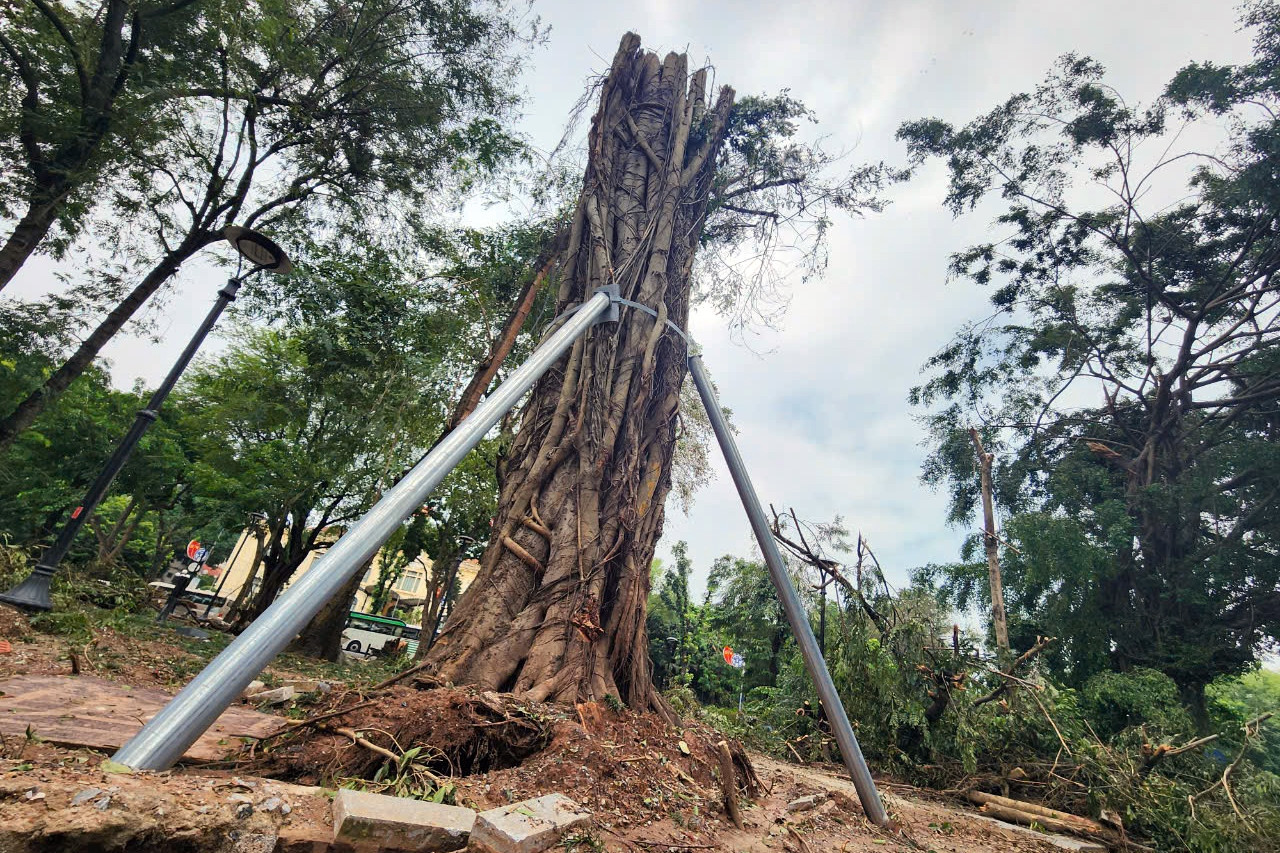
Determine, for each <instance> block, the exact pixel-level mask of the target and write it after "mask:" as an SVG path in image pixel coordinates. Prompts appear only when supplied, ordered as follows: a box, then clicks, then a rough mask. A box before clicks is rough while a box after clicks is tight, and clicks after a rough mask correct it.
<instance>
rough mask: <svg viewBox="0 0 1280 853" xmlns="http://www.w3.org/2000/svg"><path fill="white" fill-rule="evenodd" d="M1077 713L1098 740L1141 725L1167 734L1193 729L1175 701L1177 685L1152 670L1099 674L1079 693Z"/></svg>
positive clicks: (1183, 711)
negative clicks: (1085, 721) (1085, 720)
mask: <svg viewBox="0 0 1280 853" xmlns="http://www.w3.org/2000/svg"><path fill="white" fill-rule="evenodd" d="M1080 703H1081V710H1082V711H1083V712H1084V714H1085V715H1086V716H1087V717H1088V718H1089V720H1090V722H1091V724H1092V725H1093V728H1094V730H1095V731H1096V732H1097V733H1098V735H1099V737H1103V738H1112V737H1115V736H1116V735H1119V734H1120V733H1121V732H1123V731H1125V730H1126V729H1131V728H1134V727H1135V726H1140V725H1143V724H1146V725H1149V726H1152V727H1153V728H1154V729H1156V730H1157V731H1160V732H1165V733H1167V734H1169V735H1176V734H1189V733H1191V732H1194V731H1195V726H1194V724H1193V723H1192V722H1191V718H1190V717H1189V716H1188V715H1187V711H1186V709H1185V708H1183V707H1182V703H1181V702H1180V701H1179V699H1178V688H1177V685H1176V684H1174V683H1173V681H1172V680H1171V679H1170V678H1169V676H1167V675H1165V674H1163V673H1160V672H1156V671H1155V670H1152V669H1134V670H1131V671H1129V672H1126V673H1119V672H1100V673H1098V674H1097V675H1095V676H1093V677H1092V678H1090V679H1089V680H1088V681H1086V682H1085V684H1084V687H1083V688H1081V690H1080Z"/></svg>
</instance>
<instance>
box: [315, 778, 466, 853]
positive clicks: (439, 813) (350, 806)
mask: <svg viewBox="0 0 1280 853" xmlns="http://www.w3.org/2000/svg"><path fill="white" fill-rule="evenodd" d="M475 822H476V813H475V812H473V811H472V810H471V809H464V808H460V807H458V806H442V805H439V804H438V803H425V802H422V801H421V800H406V799H403V798H401V797H387V796H383V795H382V794H368V793H365V792H364V791H352V790H348V789H346V788H343V789H340V790H339V791H338V793H337V794H336V795H335V796H334V798H333V837H334V840H335V841H337V842H344V843H347V844H353V845H357V846H375V845H376V846H380V847H384V848H387V849H391V850H416V851H421V853H445V851H449V850H461V849H462V848H464V847H466V846H467V839H468V838H469V837H470V836H471V828H472V827H473V826H474V825H475Z"/></svg>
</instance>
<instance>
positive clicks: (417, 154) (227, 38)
mask: <svg viewBox="0 0 1280 853" xmlns="http://www.w3.org/2000/svg"><path fill="white" fill-rule="evenodd" d="M215 38H216V40H217V45H216V50H215V58H214V60H213V61H210V62H208V63H205V64H204V65H203V66H202V68H203V70H204V73H205V74H206V77H207V79H206V80H204V81H203V84H202V85H198V86H195V87H194V88H190V89H189V90H186V91H185V95H186V97H184V98H183V99H181V101H180V102H179V103H180V105H181V108H179V107H175V108H176V109H179V112H180V113H181V116H180V119H181V120H180V121H177V122H176V126H175V127H174V128H173V131H172V132H171V133H169V134H167V135H166V137H165V139H164V141H163V145H160V146H156V147H155V148H154V149H153V150H148V151H145V152H137V153H136V154H135V163H134V165H133V174H132V175H131V177H132V180H130V181H129V182H127V183H119V184H113V185H112V187H111V192H110V193H108V194H107V196H108V201H109V205H108V207H107V209H104V211H103V213H102V216H101V217H100V219H99V221H97V222H96V223H95V228H94V231H95V232H98V233H101V234H102V235H103V237H104V240H105V241H106V242H107V243H108V244H110V245H113V246H116V247H117V248H118V249H119V250H122V251H121V254H123V255H124V256H125V257H126V259H127V262H126V265H125V267H124V268H123V269H115V270H108V271H107V273H106V278H107V279H109V280H112V281H115V282H117V283H122V282H124V281H126V280H128V279H130V278H133V277H134V275H135V270H137V271H142V270H145V271H142V272H140V273H139V276H140V277H138V278H136V284H134V285H133V286H132V288H131V289H129V288H123V289H122V288H121V287H119V286H117V287H108V288H107V291H108V294H109V296H110V300H109V302H114V304H113V305H111V307H110V308H109V310H107V311H106V313H105V315H104V316H102V317H101V319H100V320H99V321H98V322H97V324H96V326H95V327H94V328H93V329H91V330H86V332H87V334H85V335H84V336H83V339H82V340H80V341H79V342H78V343H77V344H76V345H75V346H74V347H73V348H72V349H71V351H70V352H69V353H68V354H67V355H66V357H65V360H64V361H63V362H62V363H61V364H60V365H59V366H58V367H57V368H56V369H54V370H53V371H51V372H50V373H49V374H48V375H47V376H46V377H45V378H44V379H43V381H42V382H40V383H39V384H37V385H34V386H33V387H30V388H28V389H26V393H25V396H23V397H21V398H19V399H17V400H16V402H15V403H14V405H13V408H12V409H11V410H10V411H9V412H7V413H6V415H5V417H4V418H3V420H0V449H3V448H4V447H6V446H7V445H8V444H10V443H11V442H12V441H13V438H14V437H15V436H16V435H18V434H19V433H20V432H21V431H22V430H23V429H26V428H27V427H28V426H29V425H30V424H31V422H32V420H33V419H34V418H35V416H36V415H37V414H38V413H39V412H40V411H41V409H42V408H43V407H44V406H45V405H47V404H48V402H49V401H50V400H51V399H53V398H55V397H56V396H58V395H59V394H61V393H62V392H63V391H65V390H66V388H67V387H68V386H69V385H70V383H71V382H72V381H74V380H75V378H76V377H78V376H79V375H80V374H81V373H82V372H83V371H84V370H85V368H86V367H87V366H88V365H89V364H90V363H91V362H92V361H93V359H94V358H95V357H96V356H97V354H98V353H99V352H100V351H101V349H102V347H103V345H105V344H106V342H107V341H108V340H110V339H111V338H112V337H113V336H114V335H115V334H116V333H117V332H119V331H120V329H121V328H122V327H123V326H124V324H125V323H126V322H128V321H129V320H130V318H132V317H133V316H134V315H135V314H136V313H137V312H138V311H139V309H140V308H141V307H142V306H143V305H144V304H145V303H146V302H147V301H148V300H149V299H150V298H151V296H152V295H153V294H155V293H156V292H157V291H158V290H159V289H160V288H161V287H162V286H163V285H164V284H165V283H166V282H168V281H169V280H170V279H171V278H172V277H173V276H174V275H175V274H176V273H177V271H178V270H179V268H180V267H181V266H182V265H183V264H184V263H186V262H187V261H188V260H189V259H190V258H191V257H192V256H194V255H195V254H196V253H197V252H199V251H200V250H201V249H203V248H205V247H207V246H209V245H211V244H214V243H216V242H218V240H219V239H220V236H221V232H222V228H223V227H224V226H225V225H227V224H230V223H232V222H235V223H236V224H240V225H245V226H248V227H251V228H256V229H258V230H265V231H269V232H271V233H273V234H275V235H276V236H277V237H279V238H280V239H282V240H284V242H286V243H288V244H290V247H291V248H294V249H295V250H298V249H299V248H300V247H299V245H298V244H299V242H300V240H301V235H303V234H308V233H314V234H322V233H326V232H331V231H332V230H339V231H341V232H343V233H347V234H349V235H352V236H353V237H354V236H355V235H361V236H363V237H365V238H368V239H370V240H371V241H374V242H376V241H377V234H378V233H379V231H383V230H396V231H403V230H407V229H414V228H416V227H417V226H418V224H419V223H420V222H421V220H422V217H421V213H420V211H421V209H422V208H424V207H427V206H429V204H430V202H431V201H432V200H434V199H436V198H438V197H439V195H440V194H441V191H442V190H443V189H444V188H446V187H447V186H452V187H455V188H456V187H460V186H467V185H469V184H471V183H473V182H475V181H476V180H479V179H482V178H483V177H485V176H486V175H487V174H489V173H491V172H492V170H493V169H495V168H496V167H497V166H498V165H499V164H501V163H503V162H505V161H507V160H508V159H509V158H510V157H512V156H513V155H514V154H515V153H517V151H518V150H519V145H518V143H517V142H516V141H515V140H514V139H512V138H511V137H510V136H509V135H508V134H507V133H506V132H505V131H504V130H503V128H502V126H501V123H500V119H502V118H503V117H505V116H506V115H507V114H508V113H509V110H510V108H511V106H512V103H513V98H512V96H511V95H510V94H509V83H510V79H511V75H512V73H513V72H514V69H515V67H516V59H515V58H514V51H515V49H516V47H517V45H519V44H521V43H522V42H523V41H524V33H523V32H522V31H521V30H520V29H519V28H518V26H517V24H516V23H515V21H514V17H513V14H512V13H511V11H510V10H509V9H507V8H506V7H505V6H504V5H503V4H502V3H501V2H499V0H494V2H493V3H476V4H469V3H446V4H439V3H431V2H426V0H374V2H371V3H364V4H361V5H360V6H359V7H352V6H349V5H348V4H346V3H342V2H338V0H314V2H310V3H307V4H305V5H303V6H300V7H298V6H290V7H285V6H280V5H276V4H271V3H260V4H251V5H249V6H247V7H246V6H242V7H240V8H238V10H237V13H236V14H235V15H234V16H233V17H231V18H230V19H229V20H228V21H226V22H223V25H222V26H220V27H219V28H218V29H217V32H216V33H215ZM296 253H297V254H299V255H301V252H300V251H297V252H296ZM117 297H118V298H117ZM80 310H81V312H82V313H85V311H84V306H80ZM73 319H75V318H72V317H68V318H67V320H68V321H72V320H73Z"/></svg>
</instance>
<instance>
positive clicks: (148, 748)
mask: <svg viewBox="0 0 1280 853" xmlns="http://www.w3.org/2000/svg"><path fill="white" fill-rule="evenodd" d="M610 306H611V300H610V297H609V295H608V294H607V293H596V295H595V296H593V297H591V299H589V300H587V301H586V302H584V303H583V304H582V307H580V308H579V309H578V310H577V311H576V312H574V314H573V315H572V316H571V317H569V318H568V319H567V320H566V322H565V323H564V325H563V326H561V327H560V329H559V330H558V331H556V332H555V334H553V335H552V336H551V337H550V338H548V339H547V341H546V343H544V344H543V345H542V346H540V347H539V348H538V349H537V350H536V351H535V352H534V353H533V355H531V356H530V357H529V360H528V361H526V362H525V363H524V364H522V365H521V366H520V367H519V369H517V370H516V371H515V373H513V374H511V377H510V378H509V379H507V381H506V382H504V383H502V384H501V385H500V386H498V388H496V389H495V390H494V392H493V393H492V394H490V395H489V396H488V397H486V398H485V400H484V402H482V403H481V404H480V405H479V406H477V407H476V409H475V411H474V412H472V413H471V415H470V416H468V417H467V419H466V420H464V421H463V422H462V423H460V424H459V425H458V426H457V427H456V428H455V429H454V430H453V432H451V433H449V435H448V436H446V437H445V439H444V440H443V441H441V442H440V443H439V444H437V445H436V446H435V449H433V450H432V451H431V452H430V453H428V454H427V455H426V456H424V457H423V458H422V461H420V462H419V463H418V464H417V465H415V466H414V467H413V468H412V469H411V470H410V471H409V473H408V474H406V475H405V476H404V478H403V479H401V480H400V482H398V483H396V484H395V485H394V486H392V487H391V488H390V489H387V491H386V492H385V493H384V494H383V496H382V499H381V500H379V501H378V503H377V504H375V505H374V507H373V508H372V509H370V510H369V511H368V512H367V513H365V514H364V516H363V517H362V518H361V519H360V520H359V521H357V522H356V523H355V524H354V525H352V526H351V529H350V530H348V531H347V532H346V534H344V535H343V536H342V538H340V539H339V540H338V541H337V542H336V543H335V544H334V546H333V547H332V548H330V549H329V552H328V553H327V554H325V556H324V559H323V561H321V562H320V563H319V564H318V565H316V566H314V567H313V568H312V569H311V571H309V572H307V573H306V574H305V575H303V576H302V577H301V578H299V579H298V581H297V582H296V583H294V584H293V585H292V586H290V587H289V588H288V589H287V590H285V592H284V594H283V595H281V596H280V597H279V598H277V599H276V600H275V602H274V603H273V604H272V605H271V606H270V607H268V608H267V609H266V611H265V612H264V613H263V614H262V615H261V616H259V617H258V618H257V619H256V620H255V621H254V622H253V624H251V625H250V626H249V627H248V628H247V629H245V631H244V633H242V634H241V635H240V636H239V637H237V638H236V639H235V640H234V641H233V642H232V643H231V645H229V646H227V647H226V648H225V649H223V651H222V653H221V654H219V655H218V656H217V657H216V658H214V659H213V660H212V661H211V662H210V663H209V665H208V666H206V667H205V668H204V669H203V670H202V671H201V672H200V674H199V675H197V676H196V677H195V678H194V679H192V681H191V683H190V684H188V685H187V686H186V687H184V688H183V689H182V691H181V692H179V693H178V695H177V696H175V697H173V699H172V700H171V701H170V702H169V704H168V705H166V706H164V708H162V709H161V710H160V713H158V714H156V715H155V717H153V718H152V719H151V722H149V723H147V724H146V725H145V726H143V727H142V731H140V732H138V733H137V734H136V735H134V736H133V738H132V739H131V740H130V741H129V742H128V743H126V744H125V745H124V746H122V747H121V748H120V749H119V751H118V752H116V754H115V755H114V756H112V759H113V760H114V761H116V762H118V763H120V764H124V765H126V766H128V767H133V768H135V769H137V770H165V769H167V768H169V767H170V766H172V765H173V763H174V762H175V761H177V760H178V759H179V758H181V757H182V753H184V752H186V750H187V748H188V747H189V746H191V744H193V743H195V741H196V738H198V737H200V735H201V734H203V733H204V731H205V730H206V729H208V728H209V726H210V725H212V724H213V721H214V720H216V719H217V718H218V716H219V715H220V714H221V713H222V712H223V711H225V710H226V709H227V707H228V706H229V705H230V704H231V703H232V702H234V701H235V700H236V698H237V697H238V696H239V695H240V693H241V692H242V691H243V690H244V688H245V687H247V686H248V684H249V682H250V681H252V680H253V679H254V677H255V676H257V675H258V673H260V672H261V671H262V670H263V668H264V667H266V665H267V664H269V663H270V662H271V661H272V659H274V658H275V656H276V655H278V654H280V652H282V651H283V650H284V648H285V646H287V645H289V643H291V642H293V638H294V637H295V636H297V634H298V632H299V631H301V630H302V629H303V628H304V627H306V625H307V623H308V622H309V621H311V618H312V617H313V616H315V614H316V613H317V612H319V610H320V608H321V607H323V606H324V604H325V603H326V602H327V601H329V599H331V598H333V596H335V595H336V594H337V593H338V591H339V590H341V589H342V588H343V587H344V586H345V585H346V583H347V581H349V580H350V579H351V577H352V576H353V575H354V574H355V573H356V572H358V571H359V570H360V568H361V567H362V566H363V565H364V563H365V561H366V560H368V559H370V558H371V557H372V556H373V555H374V554H375V553H377V551H378V549H379V548H381V547H382V545H383V543H385V542H386V541H387V539H388V538H389V537H390V536H391V534H392V533H394V532H395V529H396V527H398V526H399V525H400V523H401V522H402V521H404V519H406V518H408V517H409V516H410V515H411V514H412V513H413V512H414V511H416V510H417V509H418V508H419V507H420V506H422V502H423V501H425V500H426V499H427V496H428V495H429V494H431V491H432V490H433V489H435V487H436V486H438V485H440V482H441V481H442V480H444V478H445V476H447V475H448V473H449V472H450V471H452V470H453V469H454V467H455V466H456V465H457V464H458V463H459V462H461V461H462V459H463V457H465V456H466V455H467V453H468V452H470V451H471V449H472V448H473V447H475V446H476V445H477V444H479V443H480V440H481V439H482V438H484V436H485V434H486V433H487V432H488V431H489V430H490V429H491V428H492V427H493V425H494V424H496V423H497V422H498V421H499V420H500V419H501V418H502V416H503V415H504V414H506V412H507V411H508V410H509V409H511V408H512V407H513V406H515V405H516V403H518V402H520V398H521V397H523V396H524V395H525V392H527V391H528V390H529V389H530V388H531V387H533V383H534V382H536V381H537V380H538V377H540V376H542V374H543V373H545V372H546V371H547V369H548V368H550V367H551V366H552V365H553V364H555V362H556V360H557V359H559V358H560V356H561V355H562V354H563V353H564V352H565V351H566V350H567V349H569V347H570V346H572V345H573V342H574V341H575V340H577V339H578V338H579V337H581V336H582V334H583V333H585V332H586V331H587V330H588V329H590V328H591V327H592V326H593V325H595V323H596V322H597V320H598V319H600V317H601V315H602V314H604V313H605V312H607V311H608V310H609V308H610Z"/></svg>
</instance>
